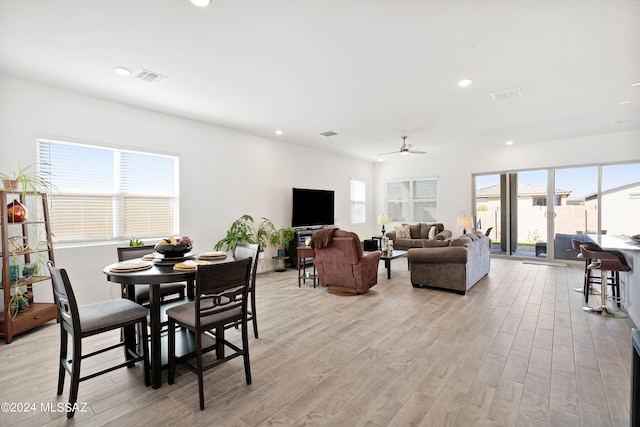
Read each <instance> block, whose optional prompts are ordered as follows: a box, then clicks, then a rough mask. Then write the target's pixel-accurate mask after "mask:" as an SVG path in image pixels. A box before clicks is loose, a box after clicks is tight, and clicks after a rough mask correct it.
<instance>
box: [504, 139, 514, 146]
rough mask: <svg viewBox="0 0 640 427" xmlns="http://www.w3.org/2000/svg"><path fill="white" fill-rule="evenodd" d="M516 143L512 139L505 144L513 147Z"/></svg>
mask: <svg viewBox="0 0 640 427" xmlns="http://www.w3.org/2000/svg"><path fill="white" fill-rule="evenodd" d="M513 143H514V141H513V140H512V139H510V140H509V141H507V142H505V144H507V145H513Z"/></svg>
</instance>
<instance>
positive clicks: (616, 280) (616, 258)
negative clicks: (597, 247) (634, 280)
mask: <svg viewBox="0 0 640 427" xmlns="http://www.w3.org/2000/svg"><path fill="white" fill-rule="evenodd" d="M580 252H581V253H582V256H583V257H584V258H585V259H589V260H591V262H590V263H589V265H588V266H587V277H586V282H587V285H588V284H590V283H591V278H592V277H591V276H592V274H593V271H595V270H600V293H601V298H602V301H601V304H600V305H599V306H598V307H589V306H585V307H583V310H584V311H587V312H590V313H598V314H601V315H603V316H610V317H627V314H626V313H623V312H622V311H619V310H616V311H613V310H612V309H611V308H609V307H608V306H607V285H610V286H611V289H612V296H613V299H614V300H615V301H616V302H617V304H618V307H620V301H621V295H620V272H621V271H631V267H630V266H629V264H627V260H626V258H625V257H624V255H623V254H622V253H621V252H620V251H606V250H602V251H594V250H591V249H589V246H588V245H585V244H583V245H580ZM607 272H611V277H609V278H608V279H607ZM585 290H588V289H585ZM585 297H586V294H585Z"/></svg>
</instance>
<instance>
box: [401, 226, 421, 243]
mask: <svg viewBox="0 0 640 427" xmlns="http://www.w3.org/2000/svg"><path fill="white" fill-rule="evenodd" d="M402 225H404V226H407V227H409V235H410V236H411V237H409V238H411V239H419V238H420V228H421V227H422V224H420V223H417V224H402Z"/></svg>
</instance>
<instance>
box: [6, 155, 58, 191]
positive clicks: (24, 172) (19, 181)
mask: <svg viewBox="0 0 640 427" xmlns="http://www.w3.org/2000/svg"><path fill="white" fill-rule="evenodd" d="M34 167H35V165H33V164H30V165H27V166H24V167H23V166H22V165H21V164H20V163H18V168H17V169H16V170H15V171H11V172H9V173H0V180H1V181H2V184H3V188H4V189H8V190H18V189H19V190H20V191H21V192H22V197H23V199H24V198H25V197H26V195H27V191H34V192H38V191H50V190H53V189H55V186H54V185H53V184H51V182H49V181H48V180H46V179H44V178H43V176H42V175H43V174H44V175H46V172H42V173H41V174H38V172H37V171H35V170H34Z"/></svg>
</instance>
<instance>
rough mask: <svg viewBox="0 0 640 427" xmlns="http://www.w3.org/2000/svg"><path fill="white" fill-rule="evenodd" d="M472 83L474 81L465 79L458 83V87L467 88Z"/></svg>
mask: <svg viewBox="0 0 640 427" xmlns="http://www.w3.org/2000/svg"><path fill="white" fill-rule="evenodd" d="M471 83H473V80H471V79H463V80H460V81H459V82H458V86H460V87H467V86H469V85H470V84H471Z"/></svg>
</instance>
